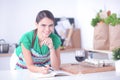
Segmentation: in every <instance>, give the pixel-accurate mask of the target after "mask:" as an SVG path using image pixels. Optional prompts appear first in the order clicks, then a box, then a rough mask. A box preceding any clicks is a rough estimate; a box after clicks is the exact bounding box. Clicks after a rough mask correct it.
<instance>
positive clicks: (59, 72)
mask: <svg viewBox="0 0 120 80" xmlns="http://www.w3.org/2000/svg"><path fill="white" fill-rule="evenodd" d="M71 75H72V74H71V73H69V72H65V71H62V70H57V71H55V70H54V71H50V72H49V73H48V74H42V73H32V76H34V77H37V78H48V77H57V76H71Z"/></svg>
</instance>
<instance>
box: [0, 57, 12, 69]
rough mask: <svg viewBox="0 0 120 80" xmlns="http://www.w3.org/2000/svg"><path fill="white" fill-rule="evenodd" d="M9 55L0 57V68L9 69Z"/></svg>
mask: <svg viewBox="0 0 120 80" xmlns="http://www.w3.org/2000/svg"><path fill="white" fill-rule="evenodd" d="M9 64H10V57H0V70H10V65H9Z"/></svg>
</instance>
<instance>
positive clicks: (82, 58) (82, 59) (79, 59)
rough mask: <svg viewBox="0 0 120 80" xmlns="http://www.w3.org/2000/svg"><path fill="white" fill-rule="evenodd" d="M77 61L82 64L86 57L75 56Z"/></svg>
mask: <svg viewBox="0 0 120 80" xmlns="http://www.w3.org/2000/svg"><path fill="white" fill-rule="evenodd" d="M75 59H76V60H77V61H78V62H82V61H84V60H85V57H83V56H75Z"/></svg>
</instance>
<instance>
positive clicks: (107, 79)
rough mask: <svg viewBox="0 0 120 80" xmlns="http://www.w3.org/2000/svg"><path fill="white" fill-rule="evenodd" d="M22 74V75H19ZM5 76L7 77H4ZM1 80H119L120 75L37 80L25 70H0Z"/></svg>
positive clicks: (114, 73) (73, 76)
mask: <svg viewBox="0 0 120 80" xmlns="http://www.w3.org/2000/svg"><path fill="white" fill-rule="evenodd" d="M21 74H22V75H21ZM6 76H7V77H6ZM0 78H1V80H120V73H116V72H115V71H108V72H99V73H90V74H79V75H72V76H61V77H50V78H38V77H35V76H34V75H32V74H31V72H30V71H28V70H27V69H26V70H12V71H10V70H1V71H0Z"/></svg>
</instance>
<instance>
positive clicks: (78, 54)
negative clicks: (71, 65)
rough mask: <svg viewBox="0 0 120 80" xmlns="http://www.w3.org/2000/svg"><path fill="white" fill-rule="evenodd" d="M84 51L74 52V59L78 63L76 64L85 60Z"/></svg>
mask: <svg viewBox="0 0 120 80" xmlns="http://www.w3.org/2000/svg"><path fill="white" fill-rule="evenodd" d="M85 57H86V55H85V51H84V50H76V52H75V59H76V60H77V61H78V62H82V61H84V60H85Z"/></svg>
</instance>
